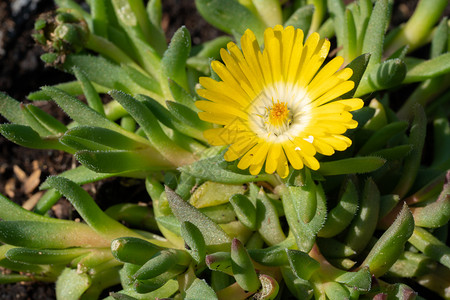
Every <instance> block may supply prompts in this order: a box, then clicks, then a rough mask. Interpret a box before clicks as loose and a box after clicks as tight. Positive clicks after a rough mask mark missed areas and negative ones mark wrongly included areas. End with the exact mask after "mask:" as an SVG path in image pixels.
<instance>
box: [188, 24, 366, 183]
mask: <svg viewBox="0 0 450 300" xmlns="http://www.w3.org/2000/svg"><path fill="white" fill-rule="evenodd" d="M303 39H304V36H303V31H302V30H300V29H294V28H293V27H292V26H289V27H286V28H283V27H282V26H281V25H277V26H275V27H274V28H268V29H266V31H265V32H264V45H265V46H264V50H263V51H261V49H260V46H259V45H258V42H257V41H256V38H255V35H254V34H253V32H252V31H251V30H247V31H246V32H245V33H244V35H243V36H242V38H241V48H242V51H241V50H240V49H239V48H238V46H236V44H234V43H232V42H231V43H229V44H228V45H227V48H228V51H226V50H225V49H221V52H220V54H221V57H222V60H223V62H224V64H222V63H220V62H218V61H213V62H212V64H211V65H212V68H213V70H214V71H215V72H216V73H217V75H218V76H219V77H220V78H221V79H222V81H219V82H217V81H215V80H213V79H211V78H208V77H202V78H200V84H201V85H202V87H203V88H202V89H199V90H198V91H197V92H198V94H199V95H200V96H201V97H203V98H205V99H207V100H209V101H207V100H200V101H197V102H196V106H197V107H198V108H199V109H200V110H202V112H199V114H198V115H199V117H200V119H202V120H204V121H208V122H211V123H215V124H219V125H223V127H220V128H213V129H209V130H206V131H205V132H204V135H205V138H206V139H207V140H208V142H209V143H210V144H212V145H230V147H229V148H228V151H227V152H226V153H225V159H226V160H227V161H234V160H236V159H239V158H240V161H239V163H238V167H239V168H240V169H243V170H244V169H247V168H249V171H250V173H251V174H253V175H256V174H259V173H260V172H261V169H262V168H263V166H264V164H265V171H266V173H269V174H271V173H274V172H275V171H276V172H277V173H278V174H279V175H280V176H281V177H283V178H284V177H286V176H287V175H288V174H289V164H290V165H292V167H293V168H294V169H301V168H303V166H304V165H306V166H307V167H309V168H310V169H313V170H317V169H318V168H319V162H318V161H317V159H316V158H315V157H314V156H315V154H316V153H317V152H318V153H321V154H324V155H332V154H333V153H334V151H335V150H339V151H342V150H345V149H347V147H349V146H350V145H351V143H352V141H351V140H350V139H349V138H347V137H345V136H343V135H342V134H343V133H345V131H346V130H347V129H349V128H355V127H356V126H357V122H356V121H355V120H353V116H352V114H351V113H350V111H353V110H356V109H359V108H361V107H362V106H363V101H362V100H361V99H356V98H353V99H345V100H336V98H338V97H340V96H341V95H343V94H345V93H346V92H348V91H350V90H352V89H353V87H354V83H353V81H350V80H348V79H349V78H350V76H351V75H352V73H353V72H352V70H351V69H350V68H345V69H342V70H340V68H341V66H342V64H343V62H344V59H343V58H342V57H339V56H338V57H336V58H334V59H332V60H331V61H330V62H329V63H328V64H326V65H325V66H324V67H323V68H322V69H320V67H321V66H322V64H323V62H324V60H325V59H326V57H327V55H328V51H329V48H330V42H329V41H328V40H327V39H320V37H319V35H318V34H317V33H313V34H311V36H309V38H308V39H307V41H306V42H305V43H304V44H303ZM319 69H320V70H319Z"/></svg>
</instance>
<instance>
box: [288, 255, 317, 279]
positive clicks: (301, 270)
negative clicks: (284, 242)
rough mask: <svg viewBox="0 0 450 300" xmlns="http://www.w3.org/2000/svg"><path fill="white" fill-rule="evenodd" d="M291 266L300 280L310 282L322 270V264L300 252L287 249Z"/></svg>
mask: <svg viewBox="0 0 450 300" xmlns="http://www.w3.org/2000/svg"><path fill="white" fill-rule="evenodd" d="M285 251H286V255H287V258H288V261H289V266H290V267H291V268H292V270H293V271H294V273H295V275H296V276H297V277H299V278H302V279H305V280H309V279H310V278H311V276H312V275H313V274H314V273H315V272H316V271H317V270H318V269H319V268H320V263H319V262H318V261H316V260H315V259H313V258H311V257H310V256H309V255H308V254H306V253H305V252H302V251H298V250H289V249H285Z"/></svg>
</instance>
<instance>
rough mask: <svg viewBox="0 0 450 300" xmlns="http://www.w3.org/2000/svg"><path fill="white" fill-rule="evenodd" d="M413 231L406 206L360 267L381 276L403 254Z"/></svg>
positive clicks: (412, 219)
mask: <svg viewBox="0 0 450 300" xmlns="http://www.w3.org/2000/svg"><path fill="white" fill-rule="evenodd" d="M413 231H414V218H413V216H412V214H411V212H410V210H409V209H408V206H407V205H406V204H404V205H403V208H402V210H401V211H400V213H399V215H398V216H397V219H396V220H395V221H394V223H392V225H391V226H390V227H389V228H388V230H386V231H385V232H384V233H383V235H382V236H381V237H380V239H379V240H378V241H377V243H376V244H375V245H374V246H373V247H372V250H370V252H369V254H368V255H367V257H366V259H365V260H364V262H363V263H362V266H367V267H368V268H369V269H370V272H371V273H372V274H374V275H375V276H377V277H378V276H382V275H383V274H385V273H386V272H387V271H388V270H389V268H390V267H391V266H392V265H393V264H394V263H395V262H396V261H397V259H398V258H399V257H400V255H401V254H402V253H403V250H404V246H405V243H406V242H407V241H408V239H409V238H410V237H411V235H412V234H413Z"/></svg>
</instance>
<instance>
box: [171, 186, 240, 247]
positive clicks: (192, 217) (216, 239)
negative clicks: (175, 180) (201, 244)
mask: <svg viewBox="0 0 450 300" xmlns="http://www.w3.org/2000/svg"><path fill="white" fill-rule="evenodd" d="M166 195H167V200H168V201H169V204H170V208H171V209H172V212H173V213H174V215H175V216H176V217H177V219H178V220H179V221H180V222H183V221H189V222H191V223H192V224H194V225H195V226H196V227H197V228H198V229H199V230H200V232H201V233H202V235H203V237H204V239H205V243H206V245H207V246H213V247H217V248H222V249H223V248H225V249H226V248H227V247H229V243H230V242H231V239H230V237H229V236H228V235H227V234H226V233H225V232H224V231H223V230H222V229H221V228H220V227H219V226H218V225H217V224H216V223H214V222H213V221H212V220H211V219H210V218H208V217H207V216H205V215H204V214H202V213H201V212H200V211H199V210H197V209H196V208H195V207H193V206H192V205H190V204H189V203H187V202H186V201H184V200H183V199H181V198H180V196H178V195H177V194H176V193H175V192H174V191H172V190H171V189H170V188H168V187H166Z"/></svg>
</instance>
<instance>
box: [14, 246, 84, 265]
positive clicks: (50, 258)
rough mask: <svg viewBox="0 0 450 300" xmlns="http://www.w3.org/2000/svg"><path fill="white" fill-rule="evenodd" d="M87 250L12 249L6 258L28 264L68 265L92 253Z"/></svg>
mask: <svg viewBox="0 0 450 300" xmlns="http://www.w3.org/2000/svg"><path fill="white" fill-rule="evenodd" d="M90 252H91V250H90V249H86V248H70V249H58V250H53V249H29V248H12V249H10V250H8V251H7V252H6V257H7V258H8V259H9V260H12V261H15V262H23V263H28V264H38V265H47V264H68V263H70V262H71V261H72V260H74V259H75V258H77V257H80V256H83V255H85V254H88V253H90Z"/></svg>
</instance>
